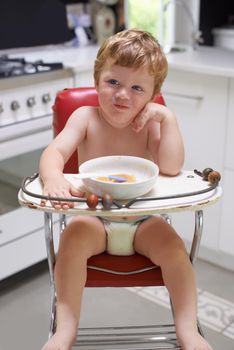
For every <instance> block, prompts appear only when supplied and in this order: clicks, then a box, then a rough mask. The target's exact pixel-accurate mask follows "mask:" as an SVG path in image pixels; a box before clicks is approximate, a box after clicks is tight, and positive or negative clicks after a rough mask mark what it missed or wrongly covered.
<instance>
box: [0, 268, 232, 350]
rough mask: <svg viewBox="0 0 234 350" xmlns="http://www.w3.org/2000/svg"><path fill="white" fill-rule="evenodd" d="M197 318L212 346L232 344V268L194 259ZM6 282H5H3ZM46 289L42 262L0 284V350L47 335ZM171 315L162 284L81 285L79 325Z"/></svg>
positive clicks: (25, 347)
mask: <svg viewBox="0 0 234 350" xmlns="http://www.w3.org/2000/svg"><path fill="white" fill-rule="evenodd" d="M196 272H197V284H198V293H199V299H198V300H199V318H200V322H201V324H202V325H203V330H204V333H205V336H206V338H207V339H208V340H209V342H210V344H212V346H213V348H214V350H233V349H234V272H230V271H227V270H224V269H222V268H219V267H216V266H214V265H211V264H208V263H206V262H203V261H198V262H197V265H196ZM6 282H7V283H6ZM49 309H50V290H49V276H48V269H47V263H46V262H43V263H40V264H38V265H37V266H35V267H33V268H32V269H29V270H27V271H26V272H24V273H20V274H18V275H16V276H14V278H10V279H8V280H7V281H5V282H2V283H1V284H0V325H1V326H0V350H13V349H20V350H21V349H22V350H40V349H41V346H42V345H43V343H44V342H45V341H46V339H47V336H48V328H49ZM169 319H170V320H171V315H170V313H169V311H168V296H167V293H166V292H165V289H162V288H159V289H157V288H128V289H116V288H115V289H111V288H103V289H96V288H94V289H86V290H85V294H84V301H83V308H82V316H81V326H84V327H90V326H93V325H98V326H103V325H104V326H109V325H115V326H122V325H136V324H140V325H143V324H150V323H151V324H154V323H157V321H158V320H160V321H158V322H160V323H163V322H167V321H168V320H169Z"/></svg>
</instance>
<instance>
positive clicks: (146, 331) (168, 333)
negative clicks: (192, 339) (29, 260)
mask: <svg viewBox="0 0 234 350" xmlns="http://www.w3.org/2000/svg"><path fill="white" fill-rule="evenodd" d="M162 216H163V217H164V219H165V220H166V221H167V222H168V223H169V224H170V223H171V218H170V216H169V215H167V214H162ZM194 219H195V224H194V234H193V240H192V244H191V248H190V253H189V256H190V260H191V263H192V264H193V265H194V263H195V261H196V259H197V256H198V250H199V246H200V240H201V237H202V232H203V210H196V211H194ZM44 221H45V241H46V248H47V257H48V265H49V276H50V290H51V319H50V331H49V338H50V337H51V336H52V335H53V334H54V333H55V330H56V289H55V280H54V267H55V262H56V254H55V248H54V236H53V214H52V213H51V212H45V213H44ZM65 226H66V215H64V214H62V215H60V232H61V233H62V231H63V230H64V228H65ZM88 268H95V267H93V266H88ZM108 272H110V273H113V271H108ZM138 272H141V271H138ZM114 273H117V274H121V272H116V271H115V272H114ZM132 273H136V272H132ZM155 288H156V287H155ZM171 309H172V305H171ZM172 314H173V309H172ZM197 326H198V331H199V332H200V334H201V335H202V336H203V332H202V329H201V326H200V324H199V322H198V323H197ZM74 347H78V348H79V349H87V350H93V349H96V350H98V349H102V350H103V349H109V350H110V349H111V350H117V349H125V350H128V349H135V350H136V349H147V350H151V349H152V350H153V349H154V350H155V349H180V347H179V346H178V343H177V340H176V333H175V327H174V325H173V324H167V325H165V324H164V325H150V326H137V327H131V326H129V327H126V326H124V327H101V328H100V327H99V328H79V337H78V339H77V341H76V343H75V345H74Z"/></svg>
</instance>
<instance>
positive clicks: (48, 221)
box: [44, 213, 56, 338]
mask: <svg viewBox="0 0 234 350" xmlns="http://www.w3.org/2000/svg"><path fill="white" fill-rule="evenodd" d="M44 221H45V242H46V250H47V259H48V265H49V276H50V293H51V319H50V331H49V338H51V337H52V335H53V334H54V333H55V329H56V293H55V281H54V267H55V259H56V258H55V251H54V239H53V220H52V214H51V213H45V214H44Z"/></svg>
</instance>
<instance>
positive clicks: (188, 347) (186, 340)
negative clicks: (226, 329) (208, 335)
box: [178, 331, 213, 350]
mask: <svg viewBox="0 0 234 350" xmlns="http://www.w3.org/2000/svg"><path fill="white" fill-rule="evenodd" d="M184 333H185V334H183V335H182V337H178V338H179V344H180V346H181V347H182V349H183V350H213V348H212V347H211V346H210V345H209V344H208V343H207V341H206V340H205V339H204V338H203V337H202V336H201V335H200V334H199V333H197V332H196V333H195V334H188V333H186V331H185V332H184Z"/></svg>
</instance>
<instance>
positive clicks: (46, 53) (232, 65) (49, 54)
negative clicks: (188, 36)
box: [0, 45, 234, 77]
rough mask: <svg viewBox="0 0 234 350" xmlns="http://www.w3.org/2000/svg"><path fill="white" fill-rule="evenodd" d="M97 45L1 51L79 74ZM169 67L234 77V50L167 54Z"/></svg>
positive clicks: (89, 64)
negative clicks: (61, 64)
mask: <svg viewBox="0 0 234 350" xmlns="http://www.w3.org/2000/svg"><path fill="white" fill-rule="evenodd" d="M98 48H99V47H98V46H97V45H90V46H84V47H69V46H67V45H51V46H45V47H37V48H27V49H15V50H13V49H11V50H8V51H7V50H5V51H3V50H1V51H0V55H1V54H9V55H10V57H24V58H26V59H27V60H29V61H35V60H40V59H42V60H44V61H45V62H48V63H49V62H63V63H64V65H65V67H68V68H71V69H72V70H73V71H74V73H75V74H77V73H79V72H81V71H87V70H92V69H93V64H94V60H95V57H96V54H97V51H98ZM167 59H168V63H169V69H178V70H181V71H186V72H195V73H202V74H211V75H216V76H224V77H234V51H228V50H225V49H220V48H216V47H205V46H200V47H199V48H198V49H197V50H196V51H192V50H188V51H185V52H174V53H169V54H167Z"/></svg>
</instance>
